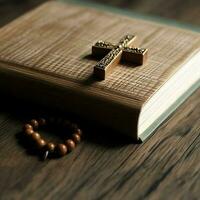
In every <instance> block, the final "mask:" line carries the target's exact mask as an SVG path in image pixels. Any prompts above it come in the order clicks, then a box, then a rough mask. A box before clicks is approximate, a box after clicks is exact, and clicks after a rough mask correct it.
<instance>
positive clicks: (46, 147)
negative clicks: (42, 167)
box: [23, 118, 82, 160]
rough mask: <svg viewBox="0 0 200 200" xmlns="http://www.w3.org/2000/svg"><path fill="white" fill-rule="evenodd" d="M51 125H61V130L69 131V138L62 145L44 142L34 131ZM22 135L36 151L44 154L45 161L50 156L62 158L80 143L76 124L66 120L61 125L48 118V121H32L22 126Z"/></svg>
mask: <svg viewBox="0 0 200 200" xmlns="http://www.w3.org/2000/svg"><path fill="white" fill-rule="evenodd" d="M52 124H57V125H61V124H62V125H63V128H67V129H68V130H69V132H70V133H71V134H70V135H71V137H70V138H68V139H67V138H64V143H58V144H55V143H53V142H47V141H45V140H44V139H43V138H42V137H41V135H40V134H39V133H38V132H37V131H36V130H38V128H39V127H40V126H41V127H45V126H46V125H52ZM23 133H24V136H25V137H28V139H29V140H30V141H31V143H32V144H33V145H34V147H35V148H36V149H37V150H39V151H40V152H43V153H44V160H46V159H47V158H48V156H49V155H50V154H52V155H55V154H56V155H57V156H64V155H66V154H67V153H68V152H71V151H72V150H74V149H75V147H76V145H77V144H78V143H80V141H81V136H82V131H81V129H79V128H78V126H77V125H76V124H73V123H71V122H70V121H68V120H66V121H62V123H61V120H57V123H56V120H55V119H54V118H50V119H49V120H46V119H44V118H41V119H39V120H36V119H32V120H31V121H30V123H27V124H25V125H24V127H23Z"/></svg>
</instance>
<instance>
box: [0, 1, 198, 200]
mask: <svg viewBox="0 0 200 200" xmlns="http://www.w3.org/2000/svg"><path fill="white" fill-rule="evenodd" d="M41 2H42V0H37V1H36V0H29V1H28V0H27V1H17V0H15V1H14V0H13V1H12V0H0V13H1V18H0V25H1V26H2V25H4V24H6V23H8V22H9V21H10V20H12V19H14V18H16V17H17V16H19V15H21V14H22V13H23V12H25V11H27V10H30V9H31V8H32V7H34V6H36V5H38V4H39V3H41ZM101 2H103V1H101ZM105 2H107V1H105ZM109 2H112V1H109ZM113 2H114V1H113ZM122 2H123V4H122ZM150 2H152V3H150ZM163 2H166V1H164V0H150V1H147V0H146V1H139V0H138V1H130V0H129V1H125V0H124V1H122V0H118V1H115V3H114V4H115V6H119V5H120V6H123V7H128V9H129V10H131V9H132V10H134V11H139V12H142V13H147V14H148V13H153V14H155V15H157V14H159V15H161V16H167V17H170V18H175V19H177V20H179V21H185V22H192V23H193V24H196V25H199V24H200V21H199V17H200V6H199V4H200V3H199V1H198V0H193V1H189V0H188V1H184V3H182V1H178V0H176V1H168V2H166V3H163ZM177 7H178V8H177ZM166 9H167V10H168V11H167V10H166ZM197 18H198V20H197ZM199 98H200V90H198V91H196V92H195V93H194V94H193V95H192V96H191V97H190V98H189V99H188V100H187V101H186V102H185V103H184V104H183V105H182V106H181V107H180V108H179V109H178V110H177V111H176V112H175V113H174V114H173V115H172V116H171V117H170V118H169V119H168V121H167V122H165V123H164V124H163V125H162V126H161V127H160V128H159V129H158V131H156V133H155V134H154V135H153V136H152V137H151V138H150V139H149V140H148V141H146V142H145V143H143V144H130V143H128V141H127V140H126V139H122V138H119V137H117V136H108V135H107V133H106V130H100V131H96V130H95V128H94V127H93V128H90V129H88V130H87V131H86V135H85V138H84V141H83V142H82V143H81V144H80V145H79V146H78V147H77V148H76V150H75V151H74V152H72V153H71V154H69V155H68V156H65V157H63V158H62V159H53V160H48V161H45V162H43V161H41V160H40V159H38V157H37V156H36V155H34V153H33V152H30V151H27V149H26V144H24V143H22V142H21V140H20V131H21V127H22V124H23V122H24V121H25V119H29V118H32V117H33V116H34V113H37V112H38V113H40V112H42V111H41V108H40V107H36V106H34V107H32V105H30V104H28V103H27V104H23V103H20V102H18V101H16V100H15V99H12V98H9V97H4V98H3V95H1V106H0V149H1V151H0V161H1V162H0V172H1V173H0V199H3V200H4V199H20V200H21V199H144V198H148V199H169V198H170V199H171V198H172V199H199V196H200V188H199V187H200V156H199V153H200V134H199V133H200V118H199V116H200V100H199ZM87 126H88V125H87ZM86 129H87V128H86Z"/></svg>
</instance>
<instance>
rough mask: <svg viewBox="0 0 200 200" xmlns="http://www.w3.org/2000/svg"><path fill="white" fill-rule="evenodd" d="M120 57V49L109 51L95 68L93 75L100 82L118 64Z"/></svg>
mask: <svg viewBox="0 0 200 200" xmlns="http://www.w3.org/2000/svg"><path fill="white" fill-rule="evenodd" d="M121 55H122V50H121V49H120V48H114V49H113V50H111V51H110V52H109V53H108V54H107V55H106V56H105V57H104V58H103V59H102V60H101V61H100V62H99V63H98V64H97V65H96V66H95V67H94V75H95V77H96V78H98V79H100V80H104V79H105V78H106V76H107V75H108V74H109V73H110V72H111V71H112V70H113V68H114V67H115V66H116V65H117V64H118V63H119V61H120V59H121Z"/></svg>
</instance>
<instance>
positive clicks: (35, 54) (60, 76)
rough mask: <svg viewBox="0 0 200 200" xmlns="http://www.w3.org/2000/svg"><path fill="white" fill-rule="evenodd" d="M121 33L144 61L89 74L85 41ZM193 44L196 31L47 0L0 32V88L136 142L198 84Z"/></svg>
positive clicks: (198, 55)
mask: <svg viewBox="0 0 200 200" xmlns="http://www.w3.org/2000/svg"><path fill="white" fill-rule="evenodd" d="M125 35H136V36H137V38H138V43H137V44H134V45H135V46H134V45H133V48H135V47H140V48H144V49H148V57H147V59H146V62H144V63H142V64H141V65H139V66H138V65H135V64H132V63H126V62H119V63H118V64H116V66H115V68H114V69H113V71H112V73H110V74H108V76H106V78H105V80H98V79H96V78H95V77H94V74H93V73H94V67H95V66H96V65H97V63H98V62H99V61H100V60H99V58H98V57H93V56H91V52H92V46H93V45H94V44H95V43H96V42H97V41H100V40H101V41H108V42H109V43H112V44H117V43H118V42H119V41H120V39H121V38H123V37H124V36H125ZM136 45H137V46H136ZM199 47H200V34H199V33H195V32H192V31H188V30H183V29H178V28H175V27H170V26H166V25H164V24H158V23H154V22H150V21H145V20H140V19H138V18H137V19H135V18H130V17H126V16H121V15H117V14H113V13H109V12H104V11H100V10H96V9H92V8H87V7H81V6H77V5H72V4H64V3H59V2H54V1H53V2H48V3H45V4H43V5H41V6H40V7H38V8H36V9H34V10H33V11H31V12H29V13H27V14H25V15H24V16H22V17H20V18H18V19H16V20H15V21H13V22H11V23H10V24H8V25H6V26H5V27H3V28H1V29H0V88H1V91H4V92H7V93H9V94H12V95H14V96H16V97H22V98H25V99H27V101H28V100H31V101H34V102H39V103H41V104H44V105H48V106H50V107H54V108H58V109H61V110H62V111H64V112H65V111H66V112H72V113H74V114H76V115H79V116H81V117H83V118H85V119H87V120H90V121H91V122H93V121H95V122H98V123H99V124H102V125H104V126H105V127H106V126H107V127H110V128H112V129H113V130H115V131H116V132H120V133H122V134H126V135H129V136H131V137H132V138H133V139H135V140H141V141H143V140H145V139H146V138H147V137H148V136H150V135H151V134H152V133H153V132H155V130H156V129H157V128H158V127H159V125H160V124H161V123H162V122H164V120H166V119H167V117H168V116H169V115H170V114H171V113H172V112H173V111H175V110H176V108H177V107H178V106H179V105H180V104H181V103H182V102H184V101H185V100H186V99H187V98H188V97H189V96H190V95H191V93H192V92H194V91H195V90H196V89H197V88H198V87H199V85H200V50H199Z"/></svg>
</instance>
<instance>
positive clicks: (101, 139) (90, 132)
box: [0, 95, 133, 153]
mask: <svg viewBox="0 0 200 200" xmlns="http://www.w3.org/2000/svg"><path fill="white" fill-rule="evenodd" d="M2 97H3V98H1V101H0V105H1V106H0V115H1V116H3V115H9V118H11V119H12V120H13V121H18V122H19V123H20V124H21V125H22V126H23V124H24V123H27V122H28V121H30V120H31V119H33V118H36V119H37V118H41V117H44V118H50V117H55V118H61V119H66V120H69V121H72V122H74V123H77V124H78V125H79V126H80V128H81V129H82V130H83V139H84V141H85V142H86V143H93V144H96V145H101V146H104V147H106V148H120V147H122V146H124V145H127V144H132V143H133V140H132V139H131V138H129V137H126V136H124V135H120V134H119V133H117V132H115V131H113V130H111V129H109V128H107V127H103V126H101V125H99V124H97V123H93V122H91V121H87V120H86V119H83V118H79V117H77V116H75V115H73V114H71V113H62V112H61V111H58V110H55V109H53V108H47V107H43V106H40V105H37V104H33V103H30V102H25V101H22V100H16V99H13V98H12V97H10V96H7V95H2ZM44 134H46V136H47V138H49V137H50V138H52V137H53V138H54V140H60V138H59V137H58V135H55V132H53V131H52V132H45V133H44ZM19 135H20V134H19V133H16V137H17V138H18V137H19ZM22 145H23V144H22ZM33 153H34V152H33Z"/></svg>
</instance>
